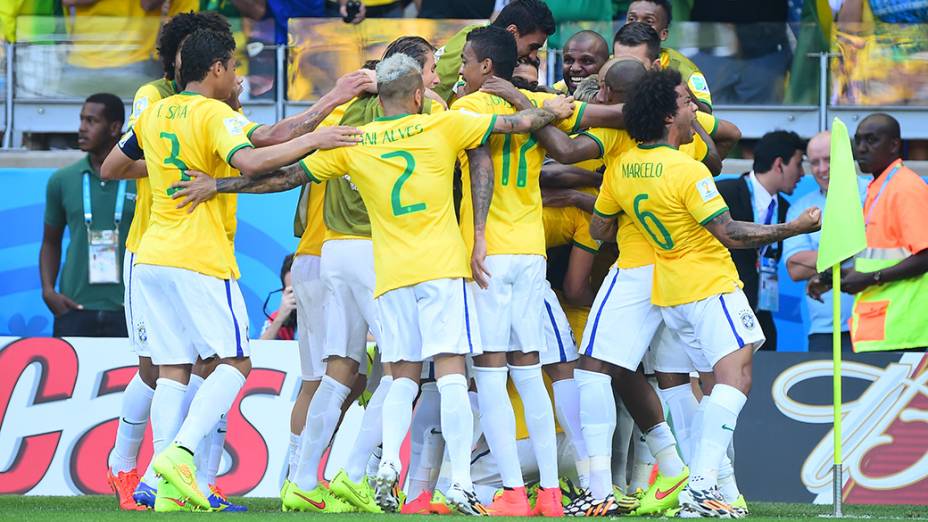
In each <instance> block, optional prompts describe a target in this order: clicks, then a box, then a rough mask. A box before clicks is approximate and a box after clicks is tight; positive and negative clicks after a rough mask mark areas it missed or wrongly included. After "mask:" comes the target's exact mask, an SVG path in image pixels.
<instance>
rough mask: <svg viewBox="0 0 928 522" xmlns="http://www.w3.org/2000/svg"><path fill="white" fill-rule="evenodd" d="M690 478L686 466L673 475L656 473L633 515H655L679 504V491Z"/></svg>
mask: <svg viewBox="0 0 928 522" xmlns="http://www.w3.org/2000/svg"><path fill="white" fill-rule="evenodd" d="M689 478H690V470H689V469H688V468H686V467H684V468H683V471H682V472H681V473H680V474H679V475H677V476H675V477H665V476H663V475H661V474H660V473H658V475H657V478H656V479H655V480H654V484H651V487H649V488H648V490H647V491H645V492H644V495H642V497H641V499H640V504H641V505H640V506H639V507H638V508H637V509H636V510H635V511H634V513H633V514H634V515H657V514H660V513H663V512H664V511H667V510H668V509H672V508H676V507H679V506H680V502H679V497H680V491H682V490H683V488H684V487H685V486H686V483H687V481H688V480H689Z"/></svg>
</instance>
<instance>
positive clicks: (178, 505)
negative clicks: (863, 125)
mask: <svg viewBox="0 0 928 522" xmlns="http://www.w3.org/2000/svg"><path fill="white" fill-rule="evenodd" d="M155 511H156V512H158V513H175V512H178V511H195V509H194V507H193V504H192V503H190V502H187V497H185V496H183V495H181V494H180V492H179V491H177V488H175V487H174V486H173V485H171V483H170V482H168V481H166V480H164V479H161V481H160V484H158V493H157V494H156V495H155Z"/></svg>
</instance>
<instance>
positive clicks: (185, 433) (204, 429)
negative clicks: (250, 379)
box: [174, 364, 245, 451]
mask: <svg viewBox="0 0 928 522" xmlns="http://www.w3.org/2000/svg"><path fill="white" fill-rule="evenodd" d="M244 385H245V376H244V375H242V372H240V371H238V369H237V368H235V367H234V366H230V365H228V364H220V365H219V366H217V367H216V369H215V370H213V373H212V374H210V376H209V377H207V378H206V380H205V381H203V385H202V386H201V387H200V391H198V392H197V395H196V397H194V398H193V402H192V403H190V411H189V412H188V413H187V418H186V419H184V424H183V425H182V426H181V427H180V431H178V432H177V436H176V437H175V438H174V440H175V441H176V442H177V444H179V445H180V446H181V447H184V448H187V449H189V450H190V451H195V450H196V448H197V446H198V445H199V444H200V441H201V440H203V437H205V436H206V435H207V434H208V433H210V432H211V431H212V430H213V429H214V428H215V427H216V424H217V423H218V422H219V419H220V418H221V417H222V416H223V415H225V414H226V412H227V411H229V408H231V407H232V403H233V402H235V397H236V396H237V395H238V392H239V391H240V390H241V389H242V386H244Z"/></svg>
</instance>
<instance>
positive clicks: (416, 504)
mask: <svg viewBox="0 0 928 522" xmlns="http://www.w3.org/2000/svg"><path fill="white" fill-rule="evenodd" d="M333 482H334V481H333ZM431 503H432V495H431V493H429V492H428V491H423V492H422V493H419V496H418V497H416V498H415V499H413V500H412V501H411V502H407V503H406V504H403V506H402V507H400V513H402V514H404V515H430V514H431V513H432V511H431Z"/></svg>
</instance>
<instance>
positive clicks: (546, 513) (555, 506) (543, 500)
mask: <svg viewBox="0 0 928 522" xmlns="http://www.w3.org/2000/svg"><path fill="white" fill-rule="evenodd" d="M532 516H536V517H539V516H541V517H562V516H564V505H563V504H561V488H560V487H553V488H538V495H537V497H536V498H535V509H534V510H533V511H532Z"/></svg>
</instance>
